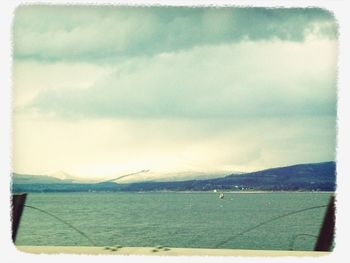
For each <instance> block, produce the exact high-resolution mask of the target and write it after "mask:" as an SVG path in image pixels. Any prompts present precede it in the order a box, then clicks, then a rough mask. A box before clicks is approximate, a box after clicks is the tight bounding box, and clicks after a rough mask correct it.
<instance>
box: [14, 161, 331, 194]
mask: <svg viewBox="0 0 350 263" xmlns="http://www.w3.org/2000/svg"><path fill="white" fill-rule="evenodd" d="M34 177H35V176H32V177H31V178H32V179H33V178H34ZM31 178H30V177H25V175H22V176H21V175H14V180H13V185H12V191H13V192H18V191H23V192H37V191H65V192H69V191H164V190H165V191H209V190H214V189H217V190H237V191H239V190H269V191H335V187H336V164H335V162H324V163H313V164H298V165H292V166H287V167H279V168H272V169H266V170H262V171H257V172H252V173H245V174H239V175H233V174H231V175H228V176H226V177H220V178H214V179H205V180H185V181H169V182H156V181H153V182H152V181H151V182H150V181H148V182H138V183H127V184H118V183H115V182H103V183H75V182H74V181H69V180H60V179H57V178H52V177H48V176H40V180H39V178H37V179H36V181H35V180H29V179H31ZM55 180H56V181H55Z"/></svg>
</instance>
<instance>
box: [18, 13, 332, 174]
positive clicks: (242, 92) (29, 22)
mask: <svg viewBox="0 0 350 263" xmlns="http://www.w3.org/2000/svg"><path fill="white" fill-rule="evenodd" d="M13 26H14V28H13V44H14V46H13V57H14V64H13V170H14V171H15V172H18V173H29V174H50V173H53V172H55V171H60V170H64V171H66V172H68V173H71V174H74V175H77V176H81V177H86V178H92V177H106V176H114V175H121V174H123V173H129V172H135V171H138V170H142V169H150V170H151V171H153V172H156V173H159V174H164V176H166V175H167V174H169V173H173V172H177V173H181V172H186V173H184V174H191V172H206V173H216V172H219V173H230V172H232V171H243V172H246V171H253V170H258V169H263V168H269V167H276V166H283V165H290V164H296V163H307V162H322V161H329V160H334V159H335V147H336V108H337V107H336V102H337V97H336V86H337V84H336V78H337V77H336V73H337V71H336V68H337V67H336V64H337V61H336V58H337V25H336V21H335V19H334V17H333V16H332V14H331V13H329V12H328V11H326V10H323V9H317V8H309V9H296V8H295V9H263V8H232V7H231V8H198V7H197V8H184V7H182V8H181V7H167V8H166V7H137V8H136V7H78V6H70V7H68V6H67V7H65V6H60V7H59V6H22V7H19V8H18V9H17V10H16V13H15V18H14V25H13ZM150 176H151V175H150Z"/></svg>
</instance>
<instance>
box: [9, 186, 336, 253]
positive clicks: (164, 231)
mask: <svg viewBox="0 0 350 263" xmlns="http://www.w3.org/2000/svg"><path fill="white" fill-rule="evenodd" d="M330 195H331V193H316V192H315V193H311V192H308V193H305V192H272V193H225V198H224V199H219V198H218V193H213V192H192V193H184V192H144V193H124V192H116V193H112V192H96V193H29V194H28V196H27V200H26V205H28V206H32V207H36V208H39V209H41V210H42V211H39V210H36V209H33V208H30V207H25V209H24V211H23V215H22V220H21V225H20V228H19V231H18V235H17V240H16V244H17V245H39V246H93V245H95V246H115V245H121V246H130V247H135V246H136V247H154V246H167V247H186V248H233V249H261V250H265V249H268V250H304V251H306V250H313V247H314V244H315V242H316V240H317V235H318V233H319V230H320V226H321V224H322V220H323V217H324V214H325V211H326V207H325V206H327V204H328V200H329V197H330ZM317 206H323V207H319V208H312V207H317ZM308 208H310V209H308ZM303 209H306V210H305V211H302V212H297V211H299V210H303ZM43 211H45V212H47V213H49V214H51V215H54V216H56V217H58V218H59V219H61V220H58V219H57V218H55V217H53V216H51V215H49V214H47V213H44V212H43ZM294 212H296V213H294ZM287 214H289V215H287ZM282 215H287V216H284V217H282ZM62 221H64V222H66V223H68V224H65V223H63V222H62ZM69 225H71V226H73V228H72V227H71V226H69ZM74 228H76V229H78V230H79V231H80V232H82V233H83V234H85V235H86V236H87V237H88V238H89V239H88V238H86V236H84V235H83V234H81V233H79V231H76V230H75V229H74Z"/></svg>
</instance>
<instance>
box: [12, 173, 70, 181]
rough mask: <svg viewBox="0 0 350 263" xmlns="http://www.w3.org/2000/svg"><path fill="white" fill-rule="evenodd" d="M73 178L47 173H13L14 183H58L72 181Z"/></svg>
mask: <svg viewBox="0 0 350 263" xmlns="http://www.w3.org/2000/svg"><path fill="white" fill-rule="evenodd" d="M73 181H74V180H72V179H60V178H57V177H52V176H47V175H31V174H17V173H13V174H12V183H13V184H58V183H72V182H73Z"/></svg>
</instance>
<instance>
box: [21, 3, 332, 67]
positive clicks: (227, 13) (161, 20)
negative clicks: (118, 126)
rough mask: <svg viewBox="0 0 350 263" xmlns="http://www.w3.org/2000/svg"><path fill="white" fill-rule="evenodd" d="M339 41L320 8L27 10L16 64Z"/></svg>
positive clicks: (23, 10)
mask: <svg viewBox="0 0 350 263" xmlns="http://www.w3.org/2000/svg"><path fill="white" fill-rule="evenodd" d="M309 35H318V36H322V37H326V38H335V37H336V35H337V26H336V22H335V20H334V17H333V16H332V14H331V13H330V12H328V11H326V10H323V9H319V8H306V9H302V8H292V9H278V8H276V9H268V8H229V7H227V8H199V7H197V8H189V7H186V8H185V7H96V6H90V7H89V6H85V7H83V6H21V7H19V8H18V9H17V10H16V14H15V20H14V55H15V58H16V59H32V60H46V61H58V60H60V61H61V60H69V61H77V60H78V61H107V62H114V61H115V60H121V59H124V58H126V57H134V56H153V55H156V54H159V53H163V52H173V51H180V50H185V49H191V48H193V47H196V46H203V45H216V44H224V43H232V42H240V41H242V40H251V41H256V40H274V39H278V40H284V41H299V42H300V41H303V40H305V38H306V37H308V36H309Z"/></svg>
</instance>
